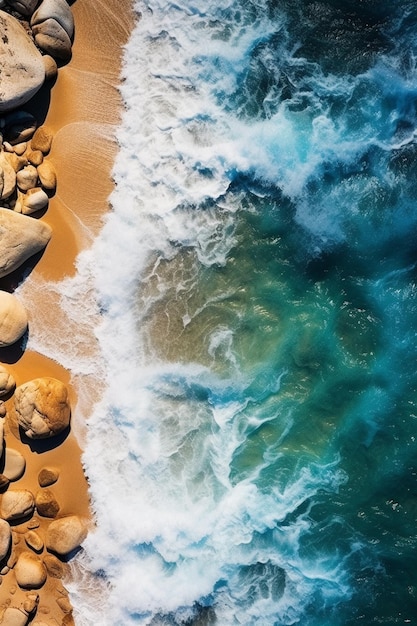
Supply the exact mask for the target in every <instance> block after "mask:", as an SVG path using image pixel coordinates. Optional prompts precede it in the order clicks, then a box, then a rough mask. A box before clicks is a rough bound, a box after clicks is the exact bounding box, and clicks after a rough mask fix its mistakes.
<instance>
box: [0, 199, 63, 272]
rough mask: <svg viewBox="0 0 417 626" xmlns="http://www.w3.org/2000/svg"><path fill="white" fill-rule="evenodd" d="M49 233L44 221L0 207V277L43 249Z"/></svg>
mask: <svg viewBox="0 0 417 626" xmlns="http://www.w3.org/2000/svg"><path fill="white" fill-rule="evenodd" d="M51 235H52V230H51V228H50V226H48V225H47V224H45V223H44V222H41V221H40V220H34V219H32V218H30V217H27V216H26V215H19V213H15V212H14V211H9V210H8V209H1V208H0V278H3V276H7V274H10V273H11V272H13V271H14V270H15V269H17V268H18V267H20V265H22V263H24V262H25V261H26V260H27V259H29V258H30V257H31V256H32V255H34V254H36V253H37V252H40V251H41V250H43V249H44V248H45V246H46V245H47V243H48V242H49V240H50V238H51Z"/></svg>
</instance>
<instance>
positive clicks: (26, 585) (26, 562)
mask: <svg viewBox="0 0 417 626" xmlns="http://www.w3.org/2000/svg"><path fill="white" fill-rule="evenodd" d="M14 572H15V576H16V582H17V584H18V585H19V587H21V588H22V589H39V588H40V587H42V585H43V584H44V583H45V582H46V577H47V573H46V567H45V565H44V564H43V563H42V561H41V560H40V558H39V557H38V556H36V555H35V554H33V553H32V552H28V551H27V552H22V553H21V554H20V556H19V558H18V559H17V563H16V565H15V568H14Z"/></svg>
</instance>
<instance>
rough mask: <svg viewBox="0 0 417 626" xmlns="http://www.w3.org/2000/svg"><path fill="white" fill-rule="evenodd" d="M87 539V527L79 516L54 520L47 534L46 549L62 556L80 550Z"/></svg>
mask: <svg viewBox="0 0 417 626" xmlns="http://www.w3.org/2000/svg"><path fill="white" fill-rule="evenodd" d="M86 537H87V526H86V524H85V523H84V521H83V520H82V519H81V518H80V517H78V515H70V516H68V517H62V518H61V519H57V520H54V521H53V522H51V523H50V524H49V527H48V530H47V533H46V542H45V543H46V547H47V549H48V550H50V551H51V552H55V553H57V554H59V555H61V556H65V555H66V554H69V553H70V552H72V551H73V550H75V549H76V548H78V547H79V546H80V545H81V543H82V542H83V541H84V539H85V538H86Z"/></svg>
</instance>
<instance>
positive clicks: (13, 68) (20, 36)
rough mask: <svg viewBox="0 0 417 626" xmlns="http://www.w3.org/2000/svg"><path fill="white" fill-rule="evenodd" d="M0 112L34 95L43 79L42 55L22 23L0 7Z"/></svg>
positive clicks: (10, 108) (18, 104)
mask: <svg viewBox="0 0 417 626" xmlns="http://www.w3.org/2000/svg"><path fill="white" fill-rule="evenodd" d="M0 43H1V45H0V51H1V53H0V75H1V83H0V112H1V113H4V112H5V111H10V110H12V109H16V108H18V107H19V106H21V105H22V104H24V103H25V102H27V101H28V100H30V99H31V98H32V96H34V95H35V93H36V92H37V91H38V90H39V89H40V88H41V87H42V85H43V83H44V81H45V66H44V62H43V60H42V55H41V53H40V52H39V50H37V48H36V46H35V45H34V44H33V42H32V41H31V39H30V37H29V36H28V34H27V33H26V31H25V29H24V28H23V26H22V25H21V24H20V23H19V21H18V20H17V19H16V18H14V17H13V16H11V15H9V14H8V13H5V12H4V11H0Z"/></svg>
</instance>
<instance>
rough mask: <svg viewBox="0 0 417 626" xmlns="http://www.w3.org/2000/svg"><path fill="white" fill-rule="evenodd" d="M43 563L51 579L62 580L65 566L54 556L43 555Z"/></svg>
mask: <svg viewBox="0 0 417 626" xmlns="http://www.w3.org/2000/svg"><path fill="white" fill-rule="evenodd" d="M43 562H44V565H45V567H46V570H47V572H48V575H49V576H51V577H52V578H64V576H65V574H66V566H65V564H64V563H63V562H62V561H60V560H59V559H58V558H57V557H56V556H55V555H54V554H45V556H44V557H43Z"/></svg>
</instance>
